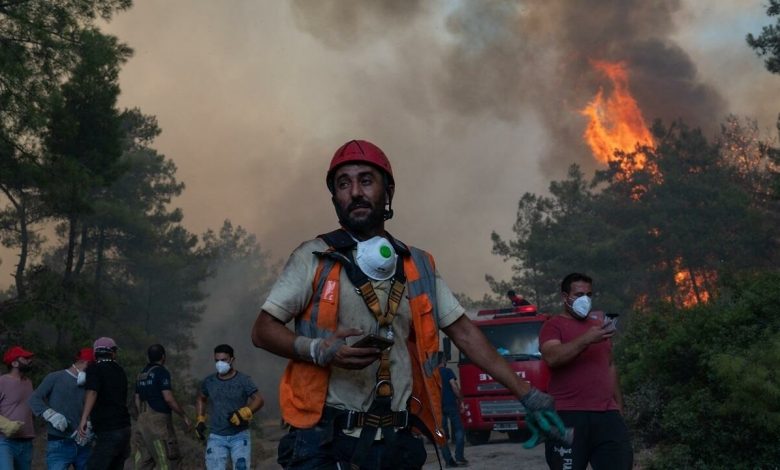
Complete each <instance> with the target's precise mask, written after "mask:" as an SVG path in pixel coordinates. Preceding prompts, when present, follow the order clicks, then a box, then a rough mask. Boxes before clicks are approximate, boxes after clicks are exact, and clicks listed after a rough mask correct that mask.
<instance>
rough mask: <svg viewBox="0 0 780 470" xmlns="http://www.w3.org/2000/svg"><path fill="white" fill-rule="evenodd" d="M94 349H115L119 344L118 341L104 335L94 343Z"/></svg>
mask: <svg viewBox="0 0 780 470" xmlns="http://www.w3.org/2000/svg"><path fill="white" fill-rule="evenodd" d="M92 349H94V350H95V351H113V350H115V349H117V345H116V341H114V340H113V339H111V338H109V337H108V336H103V337H101V338H98V339H96V340H95V344H93V345H92Z"/></svg>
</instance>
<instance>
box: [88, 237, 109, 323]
mask: <svg viewBox="0 0 780 470" xmlns="http://www.w3.org/2000/svg"><path fill="white" fill-rule="evenodd" d="M105 243H106V229H105V228H103V227H102V226H100V227H98V236H97V246H95V302H94V303H93V304H92V313H91V315H90V318H89V331H90V332H91V333H92V334H93V335H94V334H95V327H96V326H97V317H98V314H99V313H100V309H101V306H102V295H103V292H102V289H103V263H104V262H105V261H104V259H105V258H104V257H103V250H104V249H105Z"/></svg>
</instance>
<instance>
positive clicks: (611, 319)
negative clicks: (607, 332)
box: [604, 313, 620, 328]
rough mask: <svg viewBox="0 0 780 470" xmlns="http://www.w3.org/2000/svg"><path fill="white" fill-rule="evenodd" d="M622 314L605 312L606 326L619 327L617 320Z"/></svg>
mask: <svg viewBox="0 0 780 470" xmlns="http://www.w3.org/2000/svg"><path fill="white" fill-rule="evenodd" d="M619 316H620V314H619V313H605V314H604V328H607V327H609V328H615V327H617V321H618V318H617V317H619Z"/></svg>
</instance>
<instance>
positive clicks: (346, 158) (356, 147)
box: [325, 140, 395, 192]
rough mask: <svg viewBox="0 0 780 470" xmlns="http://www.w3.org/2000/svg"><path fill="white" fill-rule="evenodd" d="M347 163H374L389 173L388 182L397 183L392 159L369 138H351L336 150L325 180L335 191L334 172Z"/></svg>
mask: <svg viewBox="0 0 780 470" xmlns="http://www.w3.org/2000/svg"><path fill="white" fill-rule="evenodd" d="M346 163H367V164H369V165H373V166H375V167H377V168H379V169H380V170H382V171H383V172H384V173H385V174H386V175H387V178H388V181H387V182H388V184H395V180H394V179H393V168H392V167H391V166H390V160H388V159H387V156H386V155H385V153H384V152H383V151H382V149H380V148H379V147H377V146H376V145H374V144H372V143H371V142H369V141H367V140H350V141H349V142H347V143H346V144H344V145H342V146H341V147H339V149H338V150H336V153H335V154H334V155H333V159H331V161H330V167H329V168H328V175H327V176H326V178H325V182H326V183H327V184H328V189H330V191H331V192H333V183H332V182H331V179H332V178H333V173H334V172H335V171H336V168H338V167H340V166H341V165H344V164H346Z"/></svg>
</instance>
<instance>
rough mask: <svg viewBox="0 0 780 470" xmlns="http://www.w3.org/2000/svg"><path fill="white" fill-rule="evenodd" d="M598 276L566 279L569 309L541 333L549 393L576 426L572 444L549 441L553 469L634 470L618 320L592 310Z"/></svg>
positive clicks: (564, 286) (549, 461)
mask: <svg viewBox="0 0 780 470" xmlns="http://www.w3.org/2000/svg"><path fill="white" fill-rule="evenodd" d="M592 285H593V280H592V279H591V278H590V277H588V276H586V275H585V274H580V273H572V274H569V275H568V276H566V277H565V278H564V279H563V282H562V283H561V299H562V301H563V307H564V311H563V313H561V314H560V315H556V316H554V317H552V318H551V319H550V320H548V321H547V322H545V324H544V326H543V327H542V330H541V331H540V332H539V344H540V345H541V348H540V349H541V352H542V359H544V361H545V362H546V363H547V365H548V366H549V367H550V385H549V390H548V393H550V395H552V396H553V397H554V398H555V409H556V410H557V411H558V414H559V415H560V417H561V419H563V422H564V424H565V425H566V427H567V428H568V427H572V428H574V442H573V443H572V445H571V446H567V445H565V444H561V443H559V442H547V443H545V447H546V449H545V455H546V457H547V464H548V465H549V466H550V468H551V469H553V470H562V469H583V470H584V469H585V468H587V466H588V463H590V465H591V466H592V468H593V469H594V470H601V469H610V470H613V469H614V470H623V469H626V470H630V469H631V467H632V465H633V455H634V453H633V449H632V448H631V438H630V436H629V433H628V428H627V427H626V424H625V422H624V420H623V416H622V409H623V400H622V397H621V395H620V388H619V386H618V380H617V372H616V370H615V364H614V363H613V362H612V341H611V339H610V338H612V336H613V335H614V334H615V326H614V324H613V323H612V322H611V321H609V320H608V319H606V318H605V316H604V313H603V312H599V311H592V310H591V297H592V296H593V292H592Z"/></svg>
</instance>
